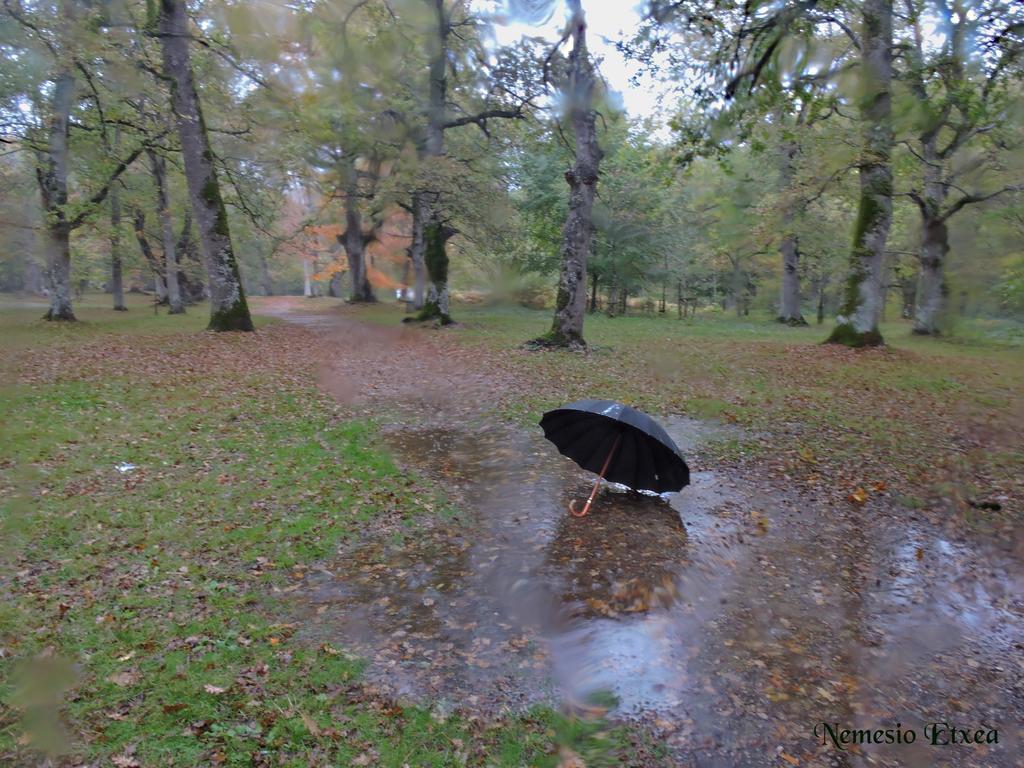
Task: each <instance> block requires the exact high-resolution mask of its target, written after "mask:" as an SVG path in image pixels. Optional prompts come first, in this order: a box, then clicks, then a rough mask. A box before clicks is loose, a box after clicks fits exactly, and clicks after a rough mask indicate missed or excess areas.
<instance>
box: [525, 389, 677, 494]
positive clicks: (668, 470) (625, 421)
mask: <svg viewBox="0 0 1024 768" xmlns="http://www.w3.org/2000/svg"><path fill="white" fill-rule="evenodd" d="M540 425H541V427H543V428H544V437H546V438H547V439H548V440H550V441H551V442H552V443H554V444H555V446H556V447H557V448H558V450H559V452H560V453H561V454H562V455H563V456H568V457H569V458H570V459H572V460H573V461H575V462H576V463H577V464H579V465H580V466H581V467H583V469H586V470H588V471H590V472H597V473H601V474H602V475H603V476H604V478H605V479H606V480H609V481H611V482H613V483H621V484H622V485H626V486H629V487H630V488H634V489H636V490H646V491H655V492H657V493H666V492H669V491H678V490H681V489H682V488H683V486H686V485H689V484H690V469H689V467H687V466H686V462H685V461H684V460H683V456H682V454H681V453H680V451H679V448H678V446H676V444H675V442H673V440H672V438H671V437H669V436H668V433H667V432H666V431H665V430H664V428H663V427H662V426H661V425H660V424H659V423H658V422H656V421H655V420H654V419H652V418H651V417H650V416H648V415H647V414H646V413H644V412H643V411H638V410H636V409H635V408H630V407H629V406H628V405H623V404H622V403H616V402H614V401H612V400H579V401H578V402H575V403H570V404H569V405H563V406H562V407H561V408H556V409H555V410H553V411H548V412H547V413H545V414H544V416H543V418H541V420H540ZM613 451H614V453H613ZM602 468H603V469H604V471H603V472H602Z"/></svg>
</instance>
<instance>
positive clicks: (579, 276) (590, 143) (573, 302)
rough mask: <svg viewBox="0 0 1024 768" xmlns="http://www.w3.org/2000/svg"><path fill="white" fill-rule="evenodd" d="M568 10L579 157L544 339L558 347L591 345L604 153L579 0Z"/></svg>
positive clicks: (571, 106)
mask: <svg viewBox="0 0 1024 768" xmlns="http://www.w3.org/2000/svg"><path fill="white" fill-rule="evenodd" d="M569 9H570V11H571V14H572V16H571V18H570V19H569V25H570V26H569V32H570V35H571V37H572V50H571V51H570V53H569V72H568V82H567V84H566V89H565V90H566V97H567V103H568V113H569V115H568V116H569V122H570V124H571V125H572V130H573V136H574V137H575V139H576V159H575V162H574V164H573V167H572V168H571V169H569V170H568V171H566V174H565V181H566V183H568V185H569V212H568V215H567V216H566V219H565V225H564V226H563V228H562V250H561V256H562V267H561V271H560V274H559V278H558V296H557V299H556V301H555V317H554V320H553V321H552V323H551V330H550V331H549V332H548V334H547V336H546V337H545V338H544V341H545V342H546V343H548V344H551V345H554V346H561V347H583V346H586V342H585V341H584V339H583V319H584V317H585V316H586V309H587V259H588V258H589V256H590V241H591V237H592V234H593V229H594V223H593V209H594V196H595V194H596V191H597V178H598V172H599V168H600V164H601V154H602V153H601V148H600V147H599V146H598V143H597V128H596V113H595V111H594V107H593V98H594V68H593V63H592V62H591V60H590V55H589V53H588V52H587V21H586V17H585V16H584V14H583V6H582V4H581V2H580V0H569ZM609 303H610V304H611V303H612V302H609Z"/></svg>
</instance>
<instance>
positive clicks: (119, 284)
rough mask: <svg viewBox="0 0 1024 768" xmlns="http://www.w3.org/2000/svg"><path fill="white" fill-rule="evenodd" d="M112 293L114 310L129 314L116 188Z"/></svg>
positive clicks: (112, 215)
mask: <svg viewBox="0 0 1024 768" xmlns="http://www.w3.org/2000/svg"><path fill="white" fill-rule="evenodd" d="M110 292H111V294H113V300H114V309H115V310H116V311H118V312H127V311H128V307H126V306H125V304H124V269H123V267H122V263H121V194H120V192H119V191H118V190H117V188H116V186H115V187H112V188H111V190H110Z"/></svg>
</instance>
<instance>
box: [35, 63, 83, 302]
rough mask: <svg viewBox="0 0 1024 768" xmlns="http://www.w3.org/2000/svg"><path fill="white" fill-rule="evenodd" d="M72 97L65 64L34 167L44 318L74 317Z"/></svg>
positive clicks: (71, 79)
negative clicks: (40, 214) (46, 302)
mask: <svg viewBox="0 0 1024 768" xmlns="http://www.w3.org/2000/svg"><path fill="white" fill-rule="evenodd" d="M74 97H75V77H74V75H73V74H72V72H71V69H70V68H69V67H66V68H64V69H62V70H61V71H60V72H59V73H58V74H57V77H56V78H55V80H54V85H53V98H52V111H51V113H50V125H49V134H50V135H49V143H48V147H47V150H48V151H47V157H46V163H45V165H44V166H43V167H41V168H39V169H38V170H37V178H38V180H39V190H40V193H41V194H42V198H43V209H44V213H45V215H46V287H47V290H49V292H50V308H49V310H48V311H47V313H46V315H45V318H46V319H47V320H74V319H75V313H74V310H73V309H72V306H71V229H72V227H71V224H70V223H69V222H68V219H67V212H66V210H65V206H66V205H67V202H68V162H69V148H68V131H69V126H70V122H71V108H72V106H73V104H74Z"/></svg>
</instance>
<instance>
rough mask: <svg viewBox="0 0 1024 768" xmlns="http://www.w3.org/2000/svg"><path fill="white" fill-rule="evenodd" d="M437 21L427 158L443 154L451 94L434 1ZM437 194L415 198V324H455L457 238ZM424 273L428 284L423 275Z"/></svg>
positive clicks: (443, 30) (438, 4) (445, 30)
mask: <svg viewBox="0 0 1024 768" xmlns="http://www.w3.org/2000/svg"><path fill="white" fill-rule="evenodd" d="M434 7H435V19H436V21H437V45H436V47H434V48H433V50H432V51H431V57H430V95H429V102H428V106H427V135H426V141H425V142H424V145H423V156H424V157H426V158H431V157H441V156H442V155H443V154H444V131H445V125H444V122H445V104H446V99H447V90H448V80H447V72H448V35H449V34H450V32H451V26H450V22H449V19H448V12H447V11H446V10H445V3H444V0H434ZM437 202H438V201H437V193H436V192H431V191H429V190H420V191H419V193H418V194H416V195H414V197H413V233H412V246H411V248H410V255H411V257H412V263H413V267H414V268H415V270H416V299H415V300H416V302H417V303H419V302H420V300H421V299H420V283H421V281H423V282H425V283H426V291H425V293H424V295H423V297H422V308H421V309H420V311H419V312H418V313H417V314H416V315H415V316H414V317H413V318H412V319H413V320H439V321H440V322H441V324H442V325H447V324H448V323H450V322H452V319H451V314H450V308H449V306H448V251H447V242H448V240H449V239H450V238H451V237H452V236H453V235H454V230H453V229H451V228H450V227H449V226H448V225H447V224H446V223H445V222H444V221H442V219H441V216H440V212H439V211H438V209H437ZM423 271H425V272H426V275H425V278H426V279H425V280H424V278H422V277H421V273H422V272H423Z"/></svg>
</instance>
